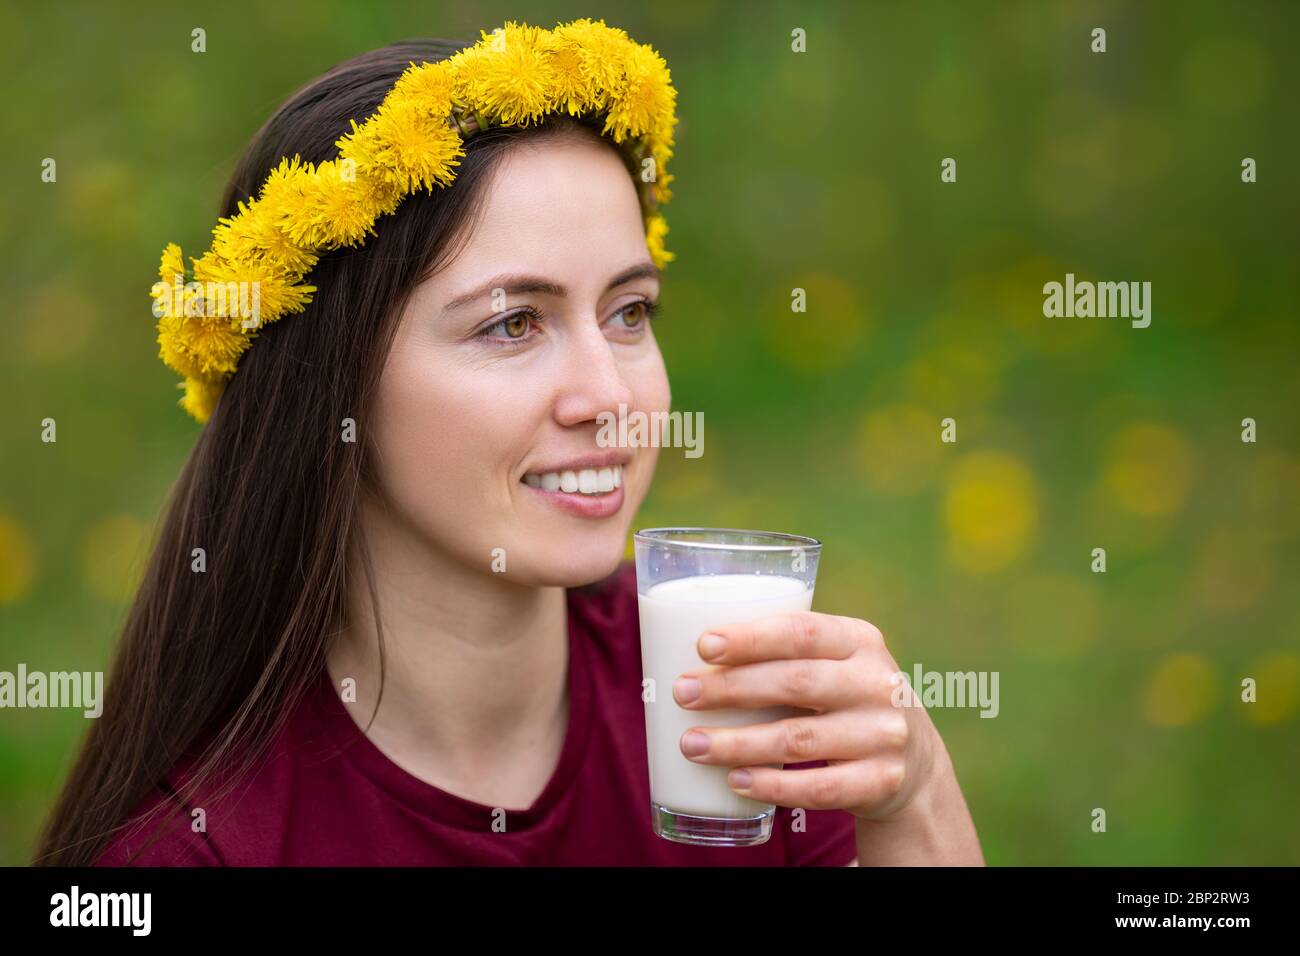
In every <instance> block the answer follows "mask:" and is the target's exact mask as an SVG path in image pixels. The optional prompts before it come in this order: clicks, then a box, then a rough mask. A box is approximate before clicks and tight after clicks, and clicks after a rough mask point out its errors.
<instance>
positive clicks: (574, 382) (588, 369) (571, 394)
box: [555, 322, 633, 425]
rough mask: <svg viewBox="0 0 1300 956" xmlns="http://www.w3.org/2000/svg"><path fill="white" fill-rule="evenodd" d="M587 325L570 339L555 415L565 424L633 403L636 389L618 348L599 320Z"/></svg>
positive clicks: (575, 423) (614, 411) (578, 422)
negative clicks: (629, 382) (628, 380)
mask: <svg viewBox="0 0 1300 956" xmlns="http://www.w3.org/2000/svg"><path fill="white" fill-rule="evenodd" d="M584 326H585V327H584V329H583V330H582V331H581V332H577V333H575V334H574V335H573V336H571V337H570V338H569V339H568V341H567V342H566V350H567V355H566V356H565V361H564V363H563V368H562V370H561V374H562V381H561V383H560V387H559V390H558V391H559V396H558V398H557V400H556V403H555V418H556V421H558V422H559V423H560V424H561V425H580V424H582V423H583V422H588V421H594V420H596V416H597V415H599V414H600V413H601V412H612V413H614V414H616V415H617V414H618V411H619V405H620V403H621V404H623V405H628V406H631V405H632V399H633V393H632V389H631V387H630V386H629V385H628V382H627V379H626V378H625V377H624V368H623V366H622V365H621V364H620V362H619V359H618V356H617V353H616V349H615V348H614V347H613V346H612V345H611V344H610V342H609V340H608V339H606V338H605V335H604V333H603V332H602V331H601V329H600V327H599V326H598V325H597V324H596V323H595V322H592V323H591V324H590V325H589V326H586V324H585V323H584Z"/></svg>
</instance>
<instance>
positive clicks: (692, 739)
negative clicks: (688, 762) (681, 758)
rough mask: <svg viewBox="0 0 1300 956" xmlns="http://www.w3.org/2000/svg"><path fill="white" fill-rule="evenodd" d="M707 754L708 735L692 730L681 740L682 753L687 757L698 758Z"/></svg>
mask: <svg viewBox="0 0 1300 956" xmlns="http://www.w3.org/2000/svg"><path fill="white" fill-rule="evenodd" d="M708 752H709V735H708V734H704V733H700V731H698V730H692V731H691V732H690V733H688V734H687V735H686V736H685V737H683V738H682V753H684V754H686V756H688V757H698V756H699V755H700V754H704V753H708Z"/></svg>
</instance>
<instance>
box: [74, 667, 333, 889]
mask: <svg viewBox="0 0 1300 956" xmlns="http://www.w3.org/2000/svg"><path fill="white" fill-rule="evenodd" d="M311 686H313V687H314V686H315V685H314V684H313V685H311ZM310 697H311V691H310V690H309V691H308V692H307V693H306V694H304V695H302V696H301V697H299V698H298V699H297V701H296V703H295V704H294V705H293V706H291V707H289V708H288V710H287V714H286V717H285V719H284V720H283V721H282V722H281V723H280V725H279V726H278V728H277V729H276V730H275V731H274V732H273V733H272V734H271V737H270V740H269V741H268V742H267V744H266V745H265V747H264V748H263V749H262V750H261V751H260V753H258V754H249V753H248V752H247V751H238V752H237V753H236V754H235V755H234V756H232V757H231V758H229V759H228V760H227V761H226V762H224V763H223V764H221V765H220V766H219V767H216V768H206V769H205V770H204V778H203V780H202V781H199V782H198V784H197V785H194V777H195V775H196V772H197V769H198V766H199V763H200V760H201V759H202V758H204V757H206V756H207V755H208V752H209V746H210V744H211V742H212V737H211V736H210V735H209V736H206V737H205V738H204V741H206V743H204V742H199V743H196V744H193V745H191V748H190V749H189V750H188V751H187V752H186V754H185V756H183V757H182V758H181V759H180V760H178V761H176V763H175V764H174V765H173V767H172V768H171V770H170V771H169V772H168V773H167V774H166V775H165V777H164V778H163V779H161V780H159V781H157V783H155V785H154V786H153V787H152V788H151V789H150V791H149V792H148V793H147V794H146V795H145V796H144V797H143V798H142V799H141V800H140V801H139V802H138V803H137V804H136V805H135V807H134V808H133V809H132V810H131V812H130V813H129V814H128V815H127V816H126V822H125V823H124V824H123V825H122V826H120V827H119V828H118V830H117V831H115V833H114V836H113V838H112V840H111V842H110V843H109V844H108V845H107V847H106V848H105V849H104V851H103V852H102V853H101V854H100V856H99V857H98V859H97V860H96V864H95V865H97V866H241V865H249V864H252V865H261V864H264V863H273V862H274V860H275V857H276V854H277V853H278V851H279V847H280V844H281V843H282V841H283V838H284V833H283V830H284V827H285V816H286V813H287V812H288V809H289V808H290V807H291V805H292V803H293V800H294V796H295V783H296V780H297V777H298V776H299V774H300V773H301V768H300V766H299V765H300V764H302V763H303V762H304V761H305V760H307V759H308V758H310V757H312V756H313V755H315V754H317V753H319V752H322V751H321V748H322V747H323V746H324V744H323V741H322V740H321V739H320V736H319V731H318V729H317V725H316V722H315V717H314V713H313V712H312V711H311V699H310Z"/></svg>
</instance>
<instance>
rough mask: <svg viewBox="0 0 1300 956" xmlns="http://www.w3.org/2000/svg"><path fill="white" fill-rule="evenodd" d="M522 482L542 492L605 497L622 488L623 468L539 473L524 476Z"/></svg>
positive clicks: (620, 466)
mask: <svg viewBox="0 0 1300 956" xmlns="http://www.w3.org/2000/svg"><path fill="white" fill-rule="evenodd" d="M522 481H523V482H524V484H526V485H531V486H532V487H534V488H540V489H542V490H543V491H562V492H565V493H566V494H575V495H606V494H609V493H610V492H612V491H614V490H615V489H617V488H619V487H620V486H622V484H623V466H622V465H614V466H613V467H612V468H583V469H581V470H579V471H547V472H539V473H536V474H527V475H524V477H523V479H522Z"/></svg>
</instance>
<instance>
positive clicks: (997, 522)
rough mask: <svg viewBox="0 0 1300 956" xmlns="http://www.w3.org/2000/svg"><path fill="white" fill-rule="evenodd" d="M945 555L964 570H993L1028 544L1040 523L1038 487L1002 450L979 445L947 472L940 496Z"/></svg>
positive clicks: (1028, 473)
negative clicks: (941, 497)
mask: <svg viewBox="0 0 1300 956" xmlns="http://www.w3.org/2000/svg"><path fill="white" fill-rule="evenodd" d="M944 519H945V523H946V525H947V528H948V557H949V559H950V560H951V561H952V563H953V564H954V565H956V566H957V567H959V568H962V569H964V570H967V571H995V570H997V569H999V568H1002V567H1004V566H1006V565H1008V564H1010V563H1011V562H1012V561H1014V560H1015V559H1016V558H1018V557H1019V556H1020V555H1021V554H1022V553H1024V551H1025V549H1026V548H1028V546H1029V545H1030V543H1031V542H1032V540H1033V537H1034V532H1035V530H1036V529H1037V526H1038V487H1037V482H1036V481H1035V480H1034V476H1033V474H1032V473H1031V472H1030V470H1029V469H1028V468H1027V467H1026V466H1025V465H1024V464H1023V463H1022V462H1021V461H1020V460H1019V459H1018V458H1016V457H1014V456H1013V455H1010V454H1007V453H1005V452H998V451H977V452H972V453H970V454H968V455H967V456H966V457H964V458H962V459H961V460H960V461H959V462H958V463H957V464H956V465H955V466H954V467H953V470H952V472H951V474H950V475H949V477H948V489H947V493H946V495H945V497H944Z"/></svg>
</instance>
